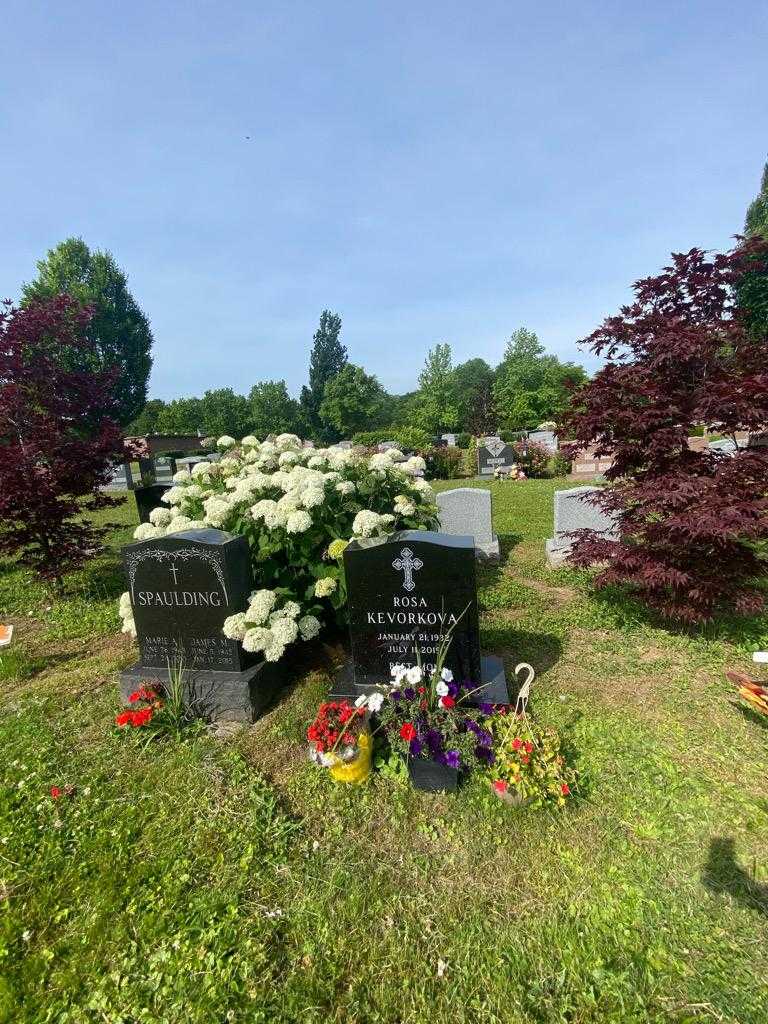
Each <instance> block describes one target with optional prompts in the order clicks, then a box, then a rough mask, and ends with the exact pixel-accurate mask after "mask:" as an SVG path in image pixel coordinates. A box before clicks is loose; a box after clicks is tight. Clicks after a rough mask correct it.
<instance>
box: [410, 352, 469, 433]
mask: <svg viewBox="0 0 768 1024" xmlns="http://www.w3.org/2000/svg"><path fill="white" fill-rule="evenodd" d="M413 411H414V416H415V419H416V424H417V426H420V427H422V428H423V429H424V430H426V431H428V432H429V433H430V434H438V433H439V432H440V431H441V430H450V429H452V428H453V427H455V426H456V425H457V423H458V420H459V409H458V398H457V395H456V384H455V381H454V376H453V368H452V365H451V346H450V345H448V344H447V343H444V344H437V345H435V347H434V348H433V349H430V350H429V352H428V353H427V358H426V360H425V362H424V369H423V370H422V371H421V373H420V374H419V392H418V395H417V397H416V399H415V401H414V410H413Z"/></svg>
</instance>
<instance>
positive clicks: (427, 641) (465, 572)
mask: <svg viewBox="0 0 768 1024" xmlns="http://www.w3.org/2000/svg"><path fill="white" fill-rule="evenodd" d="M344 573H345V576H346V581H347V600H348V608H349V633H350V640H351V646H352V659H351V661H350V662H349V663H348V664H347V665H346V666H345V668H344V670H343V671H342V672H341V674H340V675H339V676H338V677H337V679H336V681H335V683H334V687H333V695H334V696H335V697H343V698H347V699H353V698H355V697H356V696H358V695H359V694H362V693H367V692H371V690H372V689H375V688H376V687H377V686H381V685H382V684H386V683H388V682H389V680H390V675H391V670H392V667H393V666H394V665H397V664H401V665H408V666H412V665H415V664H416V661H417V659H416V649H417V648H418V650H419V653H420V656H421V658H422V664H423V665H424V666H425V667H426V668H427V670H428V671H431V670H432V668H434V658H435V655H436V654H437V649H438V647H439V645H440V643H441V641H442V640H443V639H444V638H445V636H446V635H447V633H448V631H449V630H451V629H453V632H452V637H453V639H452V642H451V645H450V648H449V650H448V656H447V659H446V666H447V667H449V668H450V669H451V670H452V671H453V674H454V678H455V679H456V680H457V682H465V681H466V682H471V683H474V684H475V686H476V687H478V688H479V689H478V690H477V691H476V693H475V694H473V696H472V697H471V698H470V700H471V702H473V703H479V702H482V701H488V702H490V703H494V704H506V703H508V702H509V693H508V690H507V682H506V676H505V674H504V664H503V662H502V660H501V658H498V657H494V656H488V657H481V655H480V631H479V626H478V605H477V581H476V579H475V550H474V543H473V541H472V538H471V537H467V536H464V537H450V536H447V535H446V534H443V533H431V532H428V531H426V530H402V531H400V532H399V533H394V534H391V535H390V536H388V537H371V538H365V539H363V538H359V539H355V540H353V541H352V542H351V543H350V544H349V545H348V546H347V548H346V550H345V552H344Z"/></svg>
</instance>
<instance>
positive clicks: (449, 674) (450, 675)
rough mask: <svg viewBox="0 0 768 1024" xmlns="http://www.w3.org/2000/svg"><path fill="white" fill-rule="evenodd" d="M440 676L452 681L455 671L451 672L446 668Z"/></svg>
mask: <svg viewBox="0 0 768 1024" xmlns="http://www.w3.org/2000/svg"><path fill="white" fill-rule="evenodd" d="M440 678H441V679H442V680H443V681H444V682H446V683H452V682H453V672H451V670H450V669H449V668H444V669H443V671H442V672H441V673H440Z"/></svg>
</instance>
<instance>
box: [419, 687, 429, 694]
mask: <svg viewBox="0 0 768 1024" xmlns="http://www.w3.org/2000/svg"><path fill="white" fill-rule="evenodd" d="M426 692H427V691H426V690H425V689H424V687H423V686H420V687H419V693H426Z"/></svg>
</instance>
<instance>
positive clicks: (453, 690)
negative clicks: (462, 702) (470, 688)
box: [447, 683, 461, 697]
mask: <svg viewBox="0 0 768 1024" xmlns="http://www.w3.org/2000/svg"><path fill="white" fill-rule="evenodd" d="M447 685H448V693H449V695H450V696H451V697H458V696H459V690H460V689H461V687H460V686H459V684H458V683H448V684H447Z"/></svg>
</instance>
